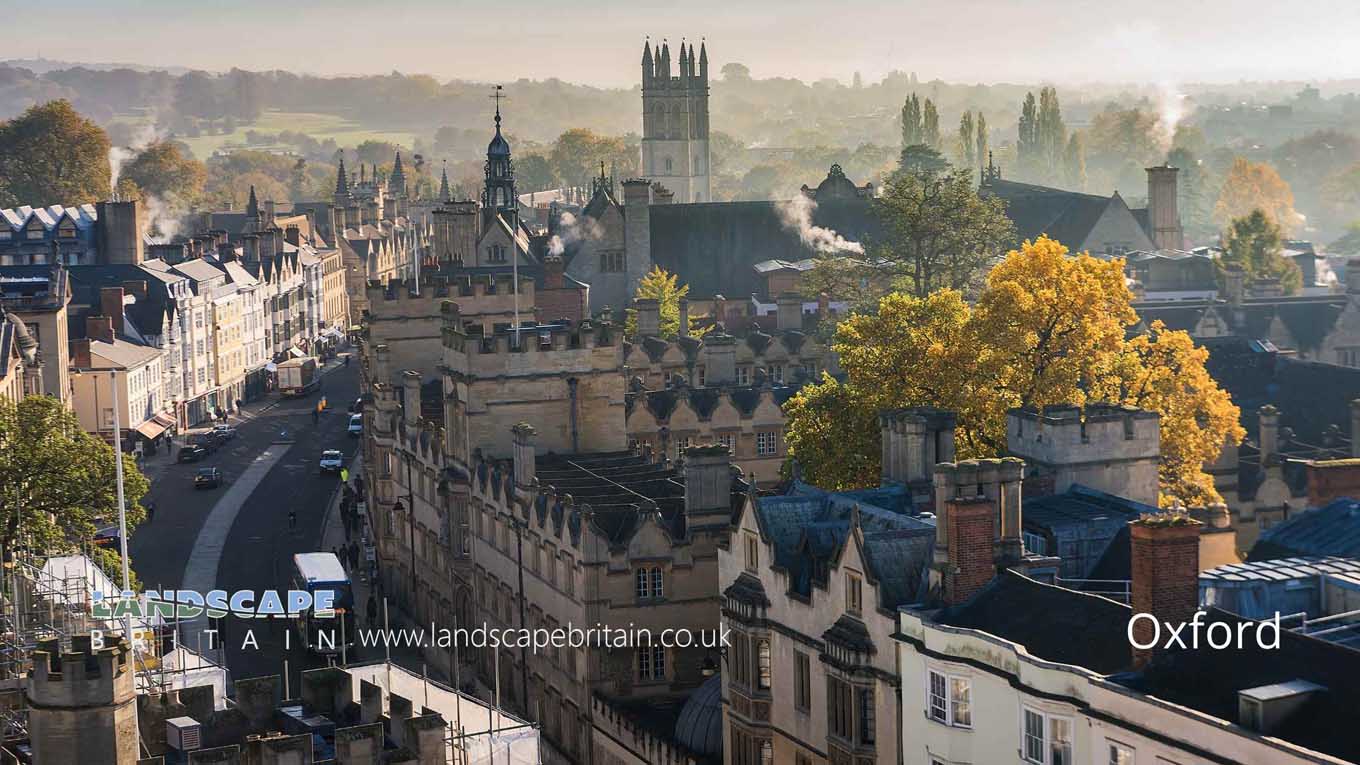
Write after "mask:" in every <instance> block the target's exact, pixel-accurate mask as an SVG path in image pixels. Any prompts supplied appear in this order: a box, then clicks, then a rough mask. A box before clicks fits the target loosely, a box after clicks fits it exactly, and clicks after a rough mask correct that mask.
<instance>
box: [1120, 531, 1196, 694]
mask: <svg viewBox="0 0 1360 765" xmlns="http://www.w3.org/2000/svg"><path fill="white" fill-rule="evenodd" d="M1203 525H1204V524H1202V523H1200V522H1199V521H1196V520H1194V519H1192V518H1190V517H1188V516H1176V515H1171V514H1158V515H1155V516H1149V517H1146V518H1140V519H1138V520H1136V521H1130V522H1129V545H1130V559H1131V563H1132V566H1131V568H1132V577H1133V580H1132V581H1131V583H1130V601H1129V606H1130V607H1131V608H1132V610H1133V616H1137V615H1138V614H1151V615H1152V616H1153V617H1154V618H1155V619H1156V620H1157V621H1158V622H1159V623H1161V625H1162V633H1163V634H1165V631H1166V627H1165V623H1167V622H1170V623H1172V624H1176V625H1179V624H1181V623H1184V622H1187V621H1189V620H1190V617H1191V616H1193V615H1194V613H1195V610H1196V609H1197V608H1199V534H1200V528H1201V527H1202V526H1203ZM1154 633H1155V629H1154V627H1153V625H1152V622H1151V620H1149V619H1146V618H1140V619H1138V620H1137V621H1136V622H1134V623H1133V637H1134V639H1135V642H1138V643H1147V642H1149V641H1150V640H1151V639H1152V637H1153V635H1154ZM1154 650H1155V649H1152V648H1148V649H1138V648H1134V649H1133V663H1134V666H1136V667H1141V666H1143V665H1144V664H1146V663H1147V662H1148V660H1149V659H1151V658H1152V654H1153V652H1154Z"/></svg>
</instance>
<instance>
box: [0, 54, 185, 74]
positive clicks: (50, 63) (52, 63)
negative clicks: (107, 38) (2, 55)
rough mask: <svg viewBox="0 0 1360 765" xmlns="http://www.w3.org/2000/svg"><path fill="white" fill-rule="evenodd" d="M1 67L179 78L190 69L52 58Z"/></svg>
mask: <svg viewBox="0 0 1360 765" xmlns="http://www.w3.org/2000/svg"><path fill="white" fill-rule="evenodd" d="M0 67H14V68H16V69H27V70H29V71H31V72H33V73H34V74H47V73H48V72H51V71H55V70H58V69H75V68H76V67H81V68H84V69H94V70H96V71H100V72H107V71H110V70H112V69H131V70H132V71H134V72H166V73H167V74H173V75H175V76H179V75H181V74H184V73H185V72H188V71H189V69H188V68H187V67H183V66H146V65H145V64H126V63H114V64H109V63H90V62H79V61H59V60H57V59H51V58H10V59H4V60H0Z"/></svg>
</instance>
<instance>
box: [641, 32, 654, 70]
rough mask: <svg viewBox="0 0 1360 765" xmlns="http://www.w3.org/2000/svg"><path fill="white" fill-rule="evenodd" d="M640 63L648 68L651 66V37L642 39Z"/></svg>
mask: <svg viewBox="0 0 1360 765" xmlns="http://www.w3.org/2000/svg"><path fill="white" fill-rule="evenodd" d="M642 65H643V66H645V67H648V68H649V69H650V68H651V66H652V39H651V38H650V37H648V38H646V39H644V40H643V41H642Z"/></svg>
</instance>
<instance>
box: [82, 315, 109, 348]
mask: <svg viewBox="0 0 1360 765" xmlns="http://www.w3.org/2000/svg"><path fill="white" fill-rule="evenodd" d="M85 337H87V338H89V339H90V340H99V341H101V342H105V343H112V342H113V319H110V318H109V317H107V316H86V317H85Z"/></svg>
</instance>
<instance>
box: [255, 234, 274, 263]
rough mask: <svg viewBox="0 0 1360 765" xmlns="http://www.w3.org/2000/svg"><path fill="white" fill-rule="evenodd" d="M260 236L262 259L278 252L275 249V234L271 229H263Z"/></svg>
mask: <svg viewBox="0 0 1360 765" xmlns="http://www.w3.org/2000/svg"><path fill="white" fill-rule="evenodd" d="M259 237H260V260H269V259H270V258H272V257H274V254H275V253H276V252H278V251H277V250H275V249H274V236H273V235H272V234H271V233H270V232H269V231H261V232H260V234H259Z"/></svg>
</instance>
